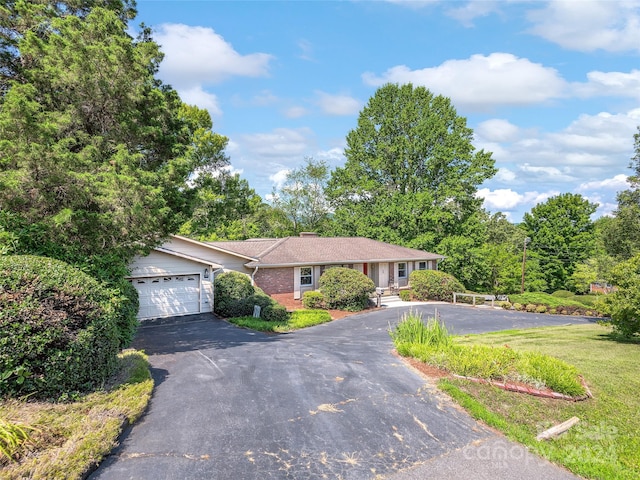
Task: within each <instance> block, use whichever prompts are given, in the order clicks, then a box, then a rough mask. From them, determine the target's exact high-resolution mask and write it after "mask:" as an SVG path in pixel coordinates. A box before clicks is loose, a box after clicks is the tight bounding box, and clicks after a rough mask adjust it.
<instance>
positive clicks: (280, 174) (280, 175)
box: [269, 168, 291, 189]
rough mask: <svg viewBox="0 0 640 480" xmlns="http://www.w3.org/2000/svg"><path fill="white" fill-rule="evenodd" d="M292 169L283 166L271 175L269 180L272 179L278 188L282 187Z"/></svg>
mask: <svg viewBox="0 0 640 480" xmlns="http://www.w3.org/2000/svg"><path fill="white" fill-rule="evenodd" d="M290 171H291V170H289V169H288V168H283V169H282V170H278V171H277V172H276V173H274V174H272V175H269V180H271V181H272V182H273V183H274V185H275V187H276V188H277V189H280V188H282V185H284V182H285V181H286V180H287V175H288V174H289V172H290Z"/></svg>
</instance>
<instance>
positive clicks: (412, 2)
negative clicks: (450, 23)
mask: <svg viewBox="0 0 640 480" xmlns="http://www.w3.org/2000/svg"><path fill="white" fill-rule="evenodd" d="M386 1H387V2H388V3H395V4H396V5H400V6H403V7H408V8H411V9H413V10H418V9H420V8H424V7H429V6H431V5H434V4H436V3H439V2H440V1H441V0H386Z"/></svg>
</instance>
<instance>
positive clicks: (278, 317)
mask: <svg viewBox="0 0 640 480" xmlns="http://www.w3.org/2000/svg"><path fill="white" fill-rule="evenodd" d="M260 316H261V317H262V318H264V319H265V320H266V321H267V322H286V321H287V320H289V312H287V308H286V307H285V306H284V305H280V304H278V303H274V304H273V305H268V306H266V307H265V308H264V310H262V312H261V315H260Z"/></svg>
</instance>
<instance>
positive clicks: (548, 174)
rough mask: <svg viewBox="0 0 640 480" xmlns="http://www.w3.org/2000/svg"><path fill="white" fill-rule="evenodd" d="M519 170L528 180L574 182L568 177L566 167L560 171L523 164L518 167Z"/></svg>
mask: <svg viewBox="0 0 640 480" xmlns="http://www.w3.org/2000/svg"><path fill="white" fill-rule="evenodd" d="M520 170H521V171H522V172H524V173H526V174H527V175H528V176H529V177H530V178H529V180H531V177H539V178H543V179H544V180H546V181H548V182H572V181H575V180H576V178H575V177H573V176H571V175H568V172H569V169H568V168H566V167H565V168H563V169H562V170H560V169H559V168H556V167H536V166H532V165H529V164H526V163H525V164H524V165H522V166H521V167H520Z"/></svg>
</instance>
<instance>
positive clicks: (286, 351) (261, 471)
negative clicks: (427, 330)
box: [90, 305, 590, 480]
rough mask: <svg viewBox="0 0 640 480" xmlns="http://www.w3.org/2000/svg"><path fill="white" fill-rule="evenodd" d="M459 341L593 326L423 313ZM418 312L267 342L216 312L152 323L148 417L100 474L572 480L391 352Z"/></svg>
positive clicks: (141, 342)
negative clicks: (402, 321)
mask: <svg viewBox="0 0 640 480" xmlns="http://www.w3.org/2000/svg"><path fill="white" fill-rule="evenodd" d="M436 308H437V310H438V314H439V316H440V318H441V319H443V320H444V321H445V323H446V324H447V325H448V327H449V328H450V329H451V330H453V331H454V332H455V333H459V334H465V333H476V332H484V331H493V330H504V329H510V328H522V327H527V326H542V325H550V324H567V323H585V322H589V321H590V320H589V319H582V318H579V317H560V316H550V315H536V314H525V313H517V312H510V311H502V310H485V309H480V308H475V309H474V308H470V307H464V306H452V305H422V306H419V307H414V308H413V309H414V311H415V310H420V311H422V312H424V315H425V316H427V315H433V314H434V313H435V309H436ZM403 311H406V309H399V308H395V309H392V308H389V309H382V310H379V311H376V312H374V313H367V314H359V315H355V316H351V317H347V318H344V319H341V320H337V321H334V322H331V323H329V324H324V325H319V326H317V327H313V328H309V329H306V330H303V331H299V332H295V333H291V334H286V335H277V336H267V335H263V334H261V333H256V332H251V331H248V330H243V329H239V328H236V327H234V326H233V325H230V324H228V323H226V322H224V321H221V320H219V319H216V317H214V316H212V315H200V316H196V317H181V318H175V319H170V320H165V321H162V322H152V323H148V324H145V326H143V327H141V328H140V331H139V333H138V336H137V338H136V340H135V343H134V346H135V347H136V348H140V349H144V350H145V351H146V352H147V353H148V354H149V359H150V362H151V365H152V373H153V376H154V379H155V381H156V388H155V391H154V396H153V398H152V400H151V403H150V406H149V409H148V412H147V414H146V415H145V416H144V417H143V418H142V419H141V420H140V421H139V422H138V423H137V424H135V425H134V427H133V428H132V429H130V430H129V431H128V432H127V433H126V435H125V436H124V438H123V441H122V444H121V446H120V447H119V448H118V449H117V450H116V451H115V452H114V453H113V454H112V455H111V456H110V457H108V458H107V459H106V460H105V461H104V462H103V464H102V465H101V466H100V468H99V469H98V470H97V471H96V472H94V474H93V475H92V476H91V477H90V478H93V479H178V478H180V479H198V478H202V479H254V478H255V479H263V478H292V479H307V478H308V479H316V478H340V479H368V478H393V479H396V480H400V479H412V478H415V479H418V478H420V479H422V478H443V479H446V478H452V479H453V478H463V477H465V476H469V477H472V478H478V479H482V478H487V479H488V478H491V479H493V480H496V479H501V478H505V479H506V478H509V479H511V478H519V479H529V478H530V479H538V478H548V479H570V478H575V477H573V476H572V475H570V474H569V473H567V472H566V471H564V470H562V469H560V468H558V467H556V466H553V465H551V464H549V463H548V462H546V461H544V460H541V459H539V458H537V457H535V456H533V455H530V454H529V453H528V452H526V450H525V449H524V448H522V447H520V446H519V445H516V444H513V443H511V442H508V441H506V440H505V439H504V438H503V437H501V436H500V435H498V434H496V433H494V432H492V431H490V430H489V429H487V428H485V427H482V426H480V425H479V424H477V423H476V422H475V421H474V420H473V419H471V418H470V417H469V416H468V415H467V414H466V413H464V412H462V411H460V409H458V408H457V407H456V406H455V405H453V404H452V403H451V402H450V401H449V400H448V399H447V398H446V397H445V396H444V395H442V394H441V393H440V392H439V391H437V389H436V388H435V387H434V386H433V385H431V384H430V383H429V382H427V381H426V380H425V379H424V378H423V377H421V376H420V375H419V374H417V373H416V372H414V371H413V370H412V369H410V368H408V367H406V366H405V364H404V363H403V362H402V361H401V360H400V359H398V358H396V357H394V356H393V355H392V353H391V350H392V348H393V346H392V343H391V341H390V338H389V335H388V333H387V330H388V327H389V324H394V323H395V322H397V320H398V319H399V317H400V315H401V314H402V312H403Z"/></svg>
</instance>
